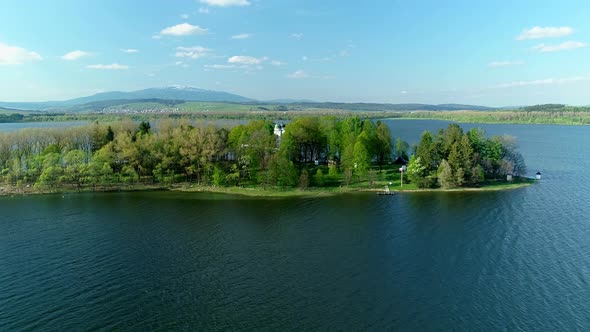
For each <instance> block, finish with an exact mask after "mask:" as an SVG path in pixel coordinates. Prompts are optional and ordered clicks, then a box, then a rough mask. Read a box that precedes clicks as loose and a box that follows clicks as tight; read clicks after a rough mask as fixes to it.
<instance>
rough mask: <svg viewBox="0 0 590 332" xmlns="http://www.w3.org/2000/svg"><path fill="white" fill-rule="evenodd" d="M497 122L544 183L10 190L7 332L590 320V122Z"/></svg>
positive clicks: (496, 129)
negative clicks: (234, 192) (460, 188)
mask: <svg viewBox="0 0 590 332" xmlns="http://www.w3.org/2000/svg"><path fill="white" fill-rule="evenodd" d="M390 125H391V127H392V129H393V134H394V135H396V136H398V135H399V136H401V137H404V138H405V139H408V140H412V138H413V140H417V138H418V136H419V134H420V132H421V131H422V130H423V129H425V128H428V129H434V128H438V127H443V126H446V123H444V122H437V121H392V122H390ZM482 127H485V129H486V130H487V131H488V133H490V134H504V133H508V134H511V135H513V136H517V137H518V139H519V142H520V146H521V152H522V153H523V155H524V157H525V159H526V161H527V164H528V165H529V170H530V171H529V173H535V172H536V171H537V170H541V171H542V172H543V180H542V181H541V183H539V184H537V185H534V186H531V187H527V188H523V189H517V190H512V191H504V192H480V193H477V192H471V193H419V194H417V193H413V194H400V195H396V196H376V195H371V194H359V195H343V196H338V197H330V198H321V199H319V198H314V199H274V200H273V199H271V200H268V199H247V198H237V197H232V198H228V197H226V196H219V195H210V194H181V193H149V192H144V193H119V194H79V195H66V196H63V197H62V196H61V195H47V196H29V197H3V198H0V330H3V331H4V330H6V331H15V330H16V331H18V330H59V331H63V330H191V331H192V330H250V329H258V330H260V329H261V330H287V329H288V330H293V329H296V330H310V329H314V330H315V329H319V330H386V329H390V330H405V331H424V330H510V331H512V330H545V331H557V330H588V328H590V287H589V286H590V285H589V284H588V283H589V281H590V241H589V240H588V239H590V222H589V221H588V220H589V219H588V217H587V216H588V215H590V195H588V194H587V191H586V188H587V187H588V185H589V184H590V178H589V176H588V171H587V170H588V169H590V165H589V164H590V158H589V157H588V155H587V151H588V149H587V148H586V145H587V144H588V143H587V142H590V128H588V127H559V126H538V125H535V126H528V125H485V126H482Z"/></svg>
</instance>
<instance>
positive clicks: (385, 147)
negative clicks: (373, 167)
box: [375, 121, 392, 168]
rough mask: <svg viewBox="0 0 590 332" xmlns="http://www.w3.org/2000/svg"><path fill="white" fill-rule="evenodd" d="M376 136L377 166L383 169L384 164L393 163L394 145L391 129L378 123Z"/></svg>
mask: <svg viewBox="0 0 590 332" xmlns="http://www.w3.org/2000/svg"><path fill="white" fill-rule="evenodd" d="M376 136H377V142H376V146H375V148H376V157H377V165H379V168H381V167H382V166H383V165H384V164H386V163H388V162H390V161H391V153H392V143H391V133H390V131H389V127H387V125H386V124H385V123H383V122H381V121H377V128H376Z"/></svg>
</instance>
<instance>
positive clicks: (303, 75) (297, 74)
mask: <svg viewBox="0 0 590 332" xmlns="http://www.w3.org/2000/svg"><path fill="white" fill-rule="evenodd" d="M287 77H288V78H308V77H309V75H308V74H307V73H306V72H305V71H304V70H302V69H299V70H296V71H295V72H293V73H291V74H289V75H287Z"/></svg>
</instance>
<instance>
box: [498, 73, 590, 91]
mask: <svg viewBox="0 0 590 332" xmlns="http://www.w3.org/2000/svg"><path fill="white" fill-rule="evenodd" d="M583 81H590V76H574V77H564V78H545V79H541V80H532V81H516V82H509V83H503V84H498V85H496V86H493V88H514V87H521V86H531V85H549V84H567V83H575V82H583Z"/></svg>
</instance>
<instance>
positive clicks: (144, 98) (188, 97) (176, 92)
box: [0, 86, 495, 112]
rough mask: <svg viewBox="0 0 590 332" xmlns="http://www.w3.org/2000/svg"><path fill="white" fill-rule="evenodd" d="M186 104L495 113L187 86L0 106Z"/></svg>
mask: <svg viewBox="0 0 590 332" xmlns="http://www.w3.org/2000/svg"><path fill="white" fill-rule="evenodd" d="M184 101H194V102H195V101H196V102H225V103H236V104H252V105H256V104H290V105H301V106H303V107H314V108H326V109H327V108H330V109H343V110H353V111H354V110H359V111H361V110H362V111H415V110H430V111H448V110H481V111H484V110H493V109H495V108H491V107H485V106H476V105H461V104H440V105H429V104H378V103H320V102H314V101H311V100H293V99H276V100H267V101H260V100H255V99H251V98H247V97H243V96H240V95H236V94H232V93H228V92H223V91H212V90H204V89H198V88H193V87H188V86H170V87H163V88H150V89H144V90H138V91H131V92H122V91H112V92H103V93H97V94H95V95H92V96H88V97H82V98H75V99H70V100H65V101H48V102H22V103H20V102H0V108H7V109H17V110H28V111H46V112H81V111H93V110H100V109H103V108H105V107H112V106H117V105H125V104H132V103H145V102H158V103H162V104H166V105H176V104H179V103H182V102H184Z"/></svg>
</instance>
